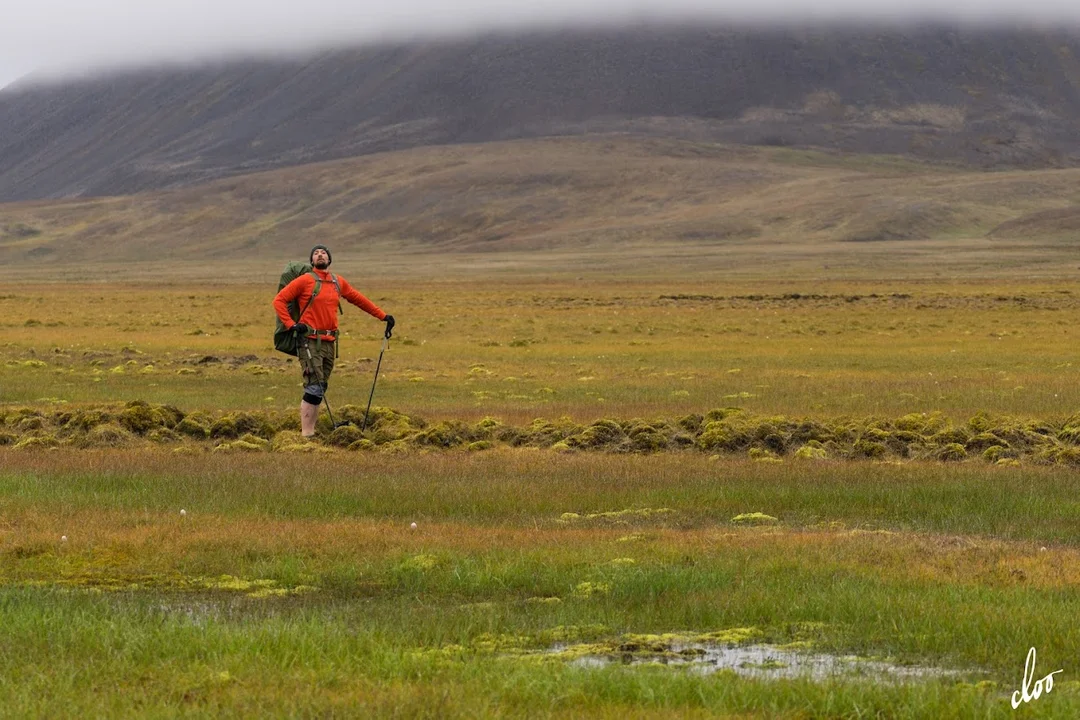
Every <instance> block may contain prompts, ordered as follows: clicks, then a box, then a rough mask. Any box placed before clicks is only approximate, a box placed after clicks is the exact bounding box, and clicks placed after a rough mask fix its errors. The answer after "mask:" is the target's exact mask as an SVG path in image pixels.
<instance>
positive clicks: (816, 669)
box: [552, 643, 962, 682]
mask: <svg viewBox="0 0 1080 720" xmlns="http://www.w3.org/2000/svg"><path fill="white" fill-rule="evenodd" d="M568 648H569V646H566V645H564V646H562V647H555V648H553V649H552V651H553V652H563V651H566V650H567V649H568ZM569 662H570V664H571V665H575V666H578V667H605V666H608V665H613V664H616V663H618V664H624V665H644V664H660V665H672V666H683V667H687V668H689V669H692V670H695V671H697V672H702V673H713V672H718V671H721V670H731V671H734V672H736V673H738V674H739V675H743V676H746V677H754V678H766V679H769V678H807V679H811V680H829V679H856V678H866V679H871V680H875V681H890V680H891V681H896V682H903V681H913V680H929V679H934V678H941V677H953V676H957V675H961V674H962V671H960V670H951V669H947V668H938V667H930V666H920V665H897V664H895V663H889V662H884V661H881V660H870V659H868V658H860V657H856V656H853V655H831V654H828V653H811V652H802V651H795V650H784V649H780V648H776V647H772V646H769V645H737V646H722V645H708V644H700V643H672V644H671V647H670V653H666V654H662V655H635V654H633V653H623V654H619V653H613V654H610V655H608V654H604V655H584V656H581V657H577V658H574V659H573V660H570V661H569Z"/></svg>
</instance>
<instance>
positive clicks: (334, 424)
mask: <svg viewBox="0 0 1080 720" xmlns="http://www.w3.org/2000/svg"><path fill="white" fill-rule="evenodd" d="M322 401H323V404H324V405H326V413H327V414H328V415H329V416H330V427H331V428H333V429H334V430H337V429H338V424H337V423H336V422H334V413H332V412H330V401H329V400H328V399H327V398H326V391H325V390H323V396H322ZM341 424H342V425H348V424H349V423H348V422H347V421H346V422H343V423H341Z"/></svg>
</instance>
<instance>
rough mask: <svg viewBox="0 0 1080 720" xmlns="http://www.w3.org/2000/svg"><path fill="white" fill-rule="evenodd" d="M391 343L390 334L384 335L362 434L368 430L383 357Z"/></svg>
mask: <svg viewBox="0 0 1080 720" xmlns="http://www.w3.org/2000/svg"><path fill="white" fill-rule="evenodd" d="M389 342H390V334H389V333H387V334H386V335H383V339H382V350H380V351H379V362H378V363H376V364H375V379H374V380H372V381H371V394H370V395H368V399H367V410H365V411H364V424H363V426H362V427H361V428H360V432H364V431H365V430H367V421H368V413H369V412H371V398H373V397H375V383H377V382H378V381H379V368H380V367H382V356H383V353H384V352H386V346H387V344H389Z"/></svg>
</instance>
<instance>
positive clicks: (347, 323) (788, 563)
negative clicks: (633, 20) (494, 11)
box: [0, 139, 1080, 718]
mask: <svg viewBox="0 0 1080 720" xmlns="http://www.w3.org/2000/svg"><path fill="white" fill-rule="evenodd" d="M605 142H606V143H607V144H604V143H605ZM627 142H628V141H626V140H620V139H616V140H609V141H604V142H599V143H596V142H591V141H590V142H584V141H550V142H549V143H547V144H545V143H537V144H535V145H530V146H528V147H529V148H531V149H528V150H527V152H526V154H525V156H524V157H525V159H526V160H528V162H524V161H523V160H522V155H521V154H520V153H521V152H525V151H522V147H524V146H514V148H515V151H516V152H517V153H518V154H517V155H515V154H514V153H511V152H510V151H509V150H508V149H507V147H503V146H491V147H486V148H481V149H477V148H454V149H438V150H432V151H430V152H429V153H428V154H422V153H410V154H403V155H402V156H400V157H381V158H375V159H369V160H365V161H363V163H356V162H351V161H350V162H347V163H337V164H328V165H325V166H319V168H316V170H318V174H317V175H312V174H311V173H312V172H313V170H312V168H307V169H293V170H289V171H282V172H281V173H280V174H271V175H267V176H252V177H251V178H239V179H232V180H230V181H227V182H226V183H224V184H215V185H213V186H212V187H211V189H210V191H207V190H206V189H205V188H204V189H203V190H201V191H200V190H196V189H189V190H183V191H171V192H170V193H159V194H154V195H152V196H140V197H135V198H106V199H90V200H81V201H66V202H62V203H41V204H21V205H18V206H9V207H5V208H0V229H3V228H6V229H4V230H3V232H5V233H7V235H5V236H4V237H3V238H0V240H2V242H0V244H2V245H3V252H4V253H5V255H4V257H7V258H8V259H11V258H18V259H19V261H20V262H19V263H8V264H7V265H6V266H5V267H4V268H3V270H2V271H0V630H2V632H3V636H2V643H3V648H4V652H2V653H0V698H3V699H4V705H3V710H2V711H0V714H10V715H13V716H30V717H35V716H48V717H58V716H61V717H63V716H66V717H76V716H78V717H81V716H87V715H89V716H105V717H108V716H116V717H126V716H132V715H141V716H149V717H175V716H205V717H229V716H235V717H250V716H259V715H287V716H320V717H322V716H339V715H340V716H367V715H373V716H384V717H395V716H396V717H501V716H519V717H526V716H527V717H620V718H621V717H658V718H663V717H671V718H674V717H680V718H681V717H791V718H809V717H830V718H831V717H845V718H848V717H850V718H856V717H889V718H891V717H902V718H994V717H1011V716H1014V715H1017V716H1019V715H1025V716H1029V717H1061V718H1071V717H1076V716H1077V715H1078V711H1080V682H1078V680H1080V674H1078V673H1080V670H1078V666H1077V665H1076V663H1077V660H1076V658H1077V652H1076V651H1077V648H1078V647H1080V637H1078V636H1077V630H1076V628H1075V622H1074V618H1075V617H1076V616H1077V610H1078V609H1080V608H1078V607H1077V606H1078V604H1080V603H1078V600H1080V596H1078V594H1077V585H1078V583H1080V577H1078V575H1077V571H1076V567H1077V566H1078V560H1080V531H1078V528H1080V523H1078V519H1080V517H1078V516H1080V505H1078V504H1077V502H1076V499H1075V498H1076V495H1077V490H1078V487H1077V482H1078V481H1077V478H1076V470H1075V467H1076V465H1077V464H1078V462H1080V450H1078V447H1077V440H1078V439H1080V419H1078V418H1077V416H1076V413H1077V411H1078V409H1080V390H1078V383H1077V382H1076V381H1077V371H1078V366H1077V365H1076V362H1077V361H1076V359H1075V353H1074V344H1075V337H1074V336H1075V334H1076V332H1077V331H1076V329H1075V328H1076V325H1075V323H1074V322H1073V316H1074V315H1075V313H1076V311H1077V309H1078V305H1080V295H1078V293H1080V288H1078V287H1077V285H1076V283H1075V281H1074V280H1073V278H1072V277H1071V267H1072V265H1073V264H1075V257H1074V256H1073V254H1074V244H1073V242H1072V240H1071V236H1070V235H1069V232H1070V231H1069V227H1070V225H1069V223H1070V222H1072V220H1071V218H1072V215H1071V214H1070V213H1071V211H1070V210H1068V207H1069V206H1070V204H1071V203H1075V202H1076V200H1077V195H1076V190H1075V187H1076V185H1075V178H1074V176H1073V175H1072V174H1071V173H1073V172H1074V171H1061V172H1058V173H1053V172H1051V173H1030V174H1025V173H995V174H972V173H965V172H962V171H960V170H958V169H956V168H948V167H933V166H927V165H916V164H912V163H907V162H906V161H897V160H891V159H888V158H852V157H836V156H825V155H822V154H815V153H800V152H794V151H787V150H783V151H782V150H775V151H774V150H740V151H733V150H730V149H722V148H715V147H710V148H704V147H698V146H696V145H694V144H686V143H676V144H674V145H673V144H669V143H659V144H655V143H645V144H636V145H633V147H632V148H628V147H627V145H626V143H627ZM530 152H531V153H533V155H529V154H528V153H530ZM530 158H531V159H530ZM544 163H548V164H549V165H550V166H551V167H556V168H562V174H558V173H556V174H554V175H552V174H551V167H546V166H545V165H544ZM521 167H526V168H531V169H532V170H535V172H533V173H531V174H530V173H524V174H522V173H521V172H518V170H517V168H521ZM619 168H621V170H619ZM616 170H619V172H622V173H623V174H622V175H621V176H620V175H619V172H616ZM514 173H517V174H516V175H515V174H514ZM612 178H618V179H617V180H612ZM725 178H726V179H725ZM465 181H468V183H466V182H465ZM320 183H321V184H320ZM463 183H464V184H463ZM469 183H471V185H470V184H469ZM463 187H471V188H473V190H472V193H473V194H472V196H471V197H472V199H471V200H470V201H469V202H470V203H471V205H470V207H480V208H486V210H484V211H483V212H480V211H478V212H480V214H479V215H477V216H475V217H473V216H468V217H465V215H463V213H462V212H461V211H460V208H458V209H455V207H457V206H455V205H454V204H453V203H450V202H449V200H448V199H447V198H450V197H451V196H453V197H456V195H455V193H456V192H458V191H460V190H461V188H463ZM635 187H637V188H638V190H636V191H635V190H634V188H635ZM409 188H412V192H406V190H407V189H409ZM421 191H422V192H421ZM395 193H397V194H395ZM425 193H434V194H432V195H430V197H429V200H430V202H427V201H425V202H426V203H427V204H425V203H424V202H421V201H420V200H418V199H417V198H421V199H422V198H424V197H428V195H425ZM384 195H385V196H384ZM320 198H322V199H321V200H320ZM409 198H412V200H410V199H409ZM874 198H877V199H878V200H874ZM881 198H886V200H881ZM410 202H418V203H420V205H416V206H411V205H409V203H410ZM455 202H456V201H455ZM874 202H878V203H879V204H878V205H874V204H873V203H874ZM293 203H294V204H293ZM447 203H449V204H447ZM544 203H548V204H546V205H545V204H544ZM526 206H527V207H526ZM282 208H284V210H282ZM380 208H381V210H380ZM402 208H404V210H403V209H402ZM529 208H532V209H531V210H530V209H529ZM875 208H876V209H875ZM943 208H945V209H944V210H943ZM279 210H280V211H281V212H280V213H279V212H278V211H279ZM285 210H287V212H285ZM377 211H379V212H382V213H383V215H384V216H380V215H379V212H377ZM530 212H532V213H534V214H535V216H530V214H529V213H530ZM485 213H486V214H485ZM542 216H550V217H551V218H553V221H552V223H553V224H552V225H551V226H543V223H542V222H541V220H542V219H543V217H542ZM380 217H381V219H380ZM372 218H375V219H372ZM454 218H457V221H460V222H466V221H468V222H471V223H472V225H468V227H466V226H464V225H462V226H457V225H448V224H446V223H449V221H450V220H451V219H454ZM462 218H464V219H462ZM530 218H531V219H530ZM927 218H928V219H929V224H927V223H926V222H924V221H925V220H927ZM719 219H723V220H724V223H727V224H726V225H723V224H718V223H719ZM556 220H557V222H556ZM106 221H108V222H106ZM110 223H111V224H110ZM365 223H368V224H366V225H365ZM370 223H374V224H370ZM379 223H384V224H383V225H380V224H379ZM387 223H388V224H387ZM395 223H397V224H396V225H395ZM401 223H404V224H401ZM409 223H413V224H411V225H410V224H409ZM466 224H467V223H466ZM253 227H262V228H264V230H265V232H263V231H260V232H254V231H252V228H253ZM530 227H533V228H537V229H538V231H537V232H536V233H532V234H528V233H524V232H523V230H524V229H527V228H530ZM12 228H15V230H12ZM718 228H719V229H718ZM890 229H891V230H890ZM421 230H424V231H425V232H426V233H427V234H426V235H425V234H424V233H422V232H420V231H421ZM541 231H542V232H541ZM365 233H370V234H373V235H377V236H378V237H379V239H378V240H374V241H372V242H371V244H370V246H367V245H365V244H364V242H365V241H364V235H365ZM379 233H383V234H382V235H379ZM702 233H706V234H704V235H703V234H702ZM709 233H711V234H709ZM16 236H17V237H16ZM252 238H256V240H255V241H252V242H250V243H248V240H251V239H252ZM258 238H261V240H260V239H258ZM328 238H337V241H335V240H328ZM417 238H419V241H418V242H414V241H417ZM575 238H576V239H575ZM653 239H656V240H658V241H659V242H652V240H653ZM313 240H328V242H329V243H330V244H331V246H332V247H333V248H334V249H335V266H334V267H335V269H336V270H338V271H339V272H341V273H342V274H343V275H345V276H346V277H348V278H349V279H350V280H351V281H353V282H354V284H356V285H357V286H358V287H359V288H360V289H361V290H362V291H363V292H365V293H366V294H367V295H368V296H369V297H371V298H372V299H373V300H375V301H376V302H377V303H378V304H380V305H381V306H382V307H383V308H385V309H386V310H388V311H389V312H392V313H393V314H394V315H395V316H396V318H397V319H398V323H399V325H398V329H397V331H396V333H395V337H394V339H393V340H392V341H391V344H390V349H389V350H388V351H387V352H386V355H385V356H384V359H383V364H382V371H381V374H380V377H379V382H378V386H377V389H376V394H375V404H376V405H377V406H380V407H383V408H391V409H393V410H394V411H397V412H398V413H400V414H402V415H400V416H394V417H398V418H399V419H400V417H404V416H408V418H410V419H411V420H418V421H420V422H421V423H422V424H426V426H425V427H420V426H419V425H417V426H413V425H407V424H399V425H397V426H394V425H393V423H391V422H390V421H391V420H393V417H392V416H390V415H388V414H385V412H384V414H381V415H380V416H379V418H380V419H379V423H378V424H377V427H376V428H374V429H373V430H369V432H368V434H367V437H365V438H364V439H362V440H358V439H356V438H354V437H352V436H345V442H337V439H338V438H336V437H335V436H334V435H331V434H330V433H329V432H328V428H327V427H325V425H324V428H323V430H324V438H323V440H322V441H320V442H319V443H315V444H302V443H297V442H295V438H293V437H292V434H293V433H294V430H295V428H293V427H291V426H290V425H289V423H290V422H294V420H291V419H292V418H294V415H295V410H296V405H297V402H298V399H299V387H298V385H299V383H298V378H297V367H296V365H295V363H293V362H291V361H289V360H288V359H287V358H285V357H284V356H281V355H276V354H275V353H274V352H273V351H272V349H270V339H269V334H270V330H271V328H272V323H271V322H270V321H271V319H272V316H271V312H270V306H269V301H270V297H271V294H272V290H273V286H274V284H275V279H276V275H277V272H278V271H279V270H280V266H281V264H282V263H283V262H284V260H285V259H286V258H287V257H293V256H296V255H298V254H302V253H303V252H305V251H306V249H307V247H308V246H309V245H310V244H311V241H313ZM406 240H407V241H406ZM95 243H96V245H95ZM155 243H159V244H161V245H162V247H163V248H168V249H170V250H169V252H173V251H174V250H175V252H177V253H178V255H177V257H175V258H170V257H168V256H167V255H168V253H167V252H165V250H164V249H163V250H162V251H161V253H156V252H155ZM90 247H97V248H98V249H102V250H103V251H104V255H101V256H100V258H99V259H101V260H102V263H103V264H100V265H93V264H89V263H87V262H83V260H84V259H85V258H84V257H83V256H80V255H79V253H80V252H83V250H85V249H86V248H90ZM485 247H490V248H492V249H497V250H499V252H485V251H484V248H485ZM43 248H44V249H43ZM298 248H300V249H298ZM110 253H111V255H110ZM84 254H85V253H84ZM87 257H88V256H87ZM50 258H53V259H59V260H60V261H55V260H53V259H50ZM24 260H25V263H26V264H25V265H24V264H22V261H24ZM65 260H66V261H65ZM105 261H108V262H105ZM35 263H37V264H35ZM27 267H31V268H32V272H29V273H28V272H27ZM103 278H104V279H105V280H106V281H102V279H103ZM342 323H343V324H342V327H343V330H344V333H345V335H344V339H343V342H342V355H341V357H340V359H339V368H338V370H337V371H336V372H335V375H334V378H333V380H332V383H331V390H330V395H329V397H330V400H331V402H332V403H333V407H334V410H335V413H337V414H338V416H339V418H340V417H343V416H348V417H356V412H358V410H357V408H360V409H361V410H362V408H363V405H364V404H365V403H366V400H367V396H368V392H369V391H370V389H371V382H372V379H373V377H374V370H375V362H376V359H377V357H378V353H379V349H380V331H381V324H380V323H378V322H376V321H375V320H373V319H371V318H368V317H365V316H363V315H362V314H361V313H360V312H359V311H357V310H355V309H354V308H347V309H346V315H345V317H344V318H343V320H342ZM133 401H145V402H147V403H150V404H151V405H150V406H143V405H137V404H135V405H131V403H132V402H133ZM167 406H174V408H175V411H174V410H170V409H168V407H167ZM735 408H737V409H738V410H735ZM241 414H243V416H244V417H245V418H246V420H245V422H249V424H251V432H247V433H245V434H244V436H243V438H240V439H239V440H238V439H237V438H236V437H235V436H236V435H237V434H239V433H240V431H237V430H236V427H235V425H230V423H229V422H226V420H225V418H226V416H229V417H232V418H233V419H234V420H235V419H236V418H239V417H240V416H241ZM182 416H186V417H184V421H185V422H187V423H188V429H187V430H185V431H183V432H179V431H177V430H176V428H177V427H179V424H178V423H177V420H178V418H180V417H182ZM324 420H325V416H324ZM535 420H539V421H540V422H539V423H536V422H534V421H535ZM597 421H601V422H599V423H598V422H597ZM604 421H607V422H604ZM211 423H213V425H212V427H211ZM200 428H205V432H204V433H203V430H201V429H200ZM230 428H231V430H230ZM568 428H571V429H568ZM189 431H190V432H189ZM200 433H202V434H200ZM478 433H486V434H484V435H483V438H484V439H482V440H479V441H477V438H479V437H480V435H478ZM530 433H531V434H530ZM560 433H561V434H560ZM605 433H606V435H605ZM244 438H247V439H246V440H245V439H244ZM604 438H608V440H610V442H608V441H607V440H604ZM593 441H596V442H593ZM815 443H816V444H815ZM447 446H448V447H447ZM348 448H351V449H348ZM957 448H958V449H957ZM995 448H996V449H995ZM283 450H291V451H293V452H284V451H283ZM296 450H301V451H303V452H295V451H296ZM181 509H183V510H184V511H185V513H184V514H183V515H181V514H180V510H181ZM755 513H760V514H763V515H767V516H768V517H761V516H760V515H754V514H755ZM740 516H743V517H742V518H740ZM411 522H416V523H417V526H418V527H417V528H416V529H415V530H413V529H410V527H409V524H410V523H411ZM695 642H696V643H698V644H702V643H704V644H706V645H708V646H710V647H711V646H718V645H719V646H725V647H731V646H734V647H741V648H746V647H752V646H757V645H767V646H768V647H770V648H772V650H770V652H773V653H775V654H776V657H785V656H783V655H782V652H784V651H785V650H788V649H799V650H801V651H803V652H805V653H818V654H836V655H846V654H852V655H855V656H858V657H859V658H862V659H863V661H861V662H863V667H865V668H872V667H873V665H872V664H871V660H872V659H876V660H881V661H886V660H887V661H889V662H890V663H893V664H894V665H895V667H893V668H892V669H891V670H889V671H887V672H876V671H873V670H872V669H871V670H867V671H866V673H865V674H863V675H858V674H848V675H839V676H836V677H832V678H828V679H810V678H807V677H801V678H785V677H782V674H783V672H782V671H783V668H782V667H780V666H781V665H783V664H784V663H783V662H773V663H771V664H770V663H768V662H766V663H764V665H765V667H758V668H757V670H759V671H760V673H759V674H758V675H747V674H745V673H746V672H749V671H751V670H753V669H754V668H753V667H737V668H736V670H737V671H738V672H736V671H734V670H725V671H720V672H715V673H709V672H702V671H700V668H695V667H691V666H679V665H677V664H676V662H677V661H679V660H686V659H687V658H688V657H689V658H691V659H692V657H693V656H687V655H681V654H680V651H681V650H683V649H684V648H683V646H684V645H686V644H687V643H690V644H693V643H695ZM1033 646H1034V647H1036V648H1037V650H1038V663H1037V671H1038V673H1037V676H1038V677H1041V676H1042V675H1043V674H1045V673H1047V672H1051V671H1052V670H1057V669H1059V668H1061V669H1063V673H1062V674H1059V675H1056V676H1055V684H1054V687H1053V690H1052V691H1051V692H1049V693H1048V694H1044V695H1042V696H1041V697H1040V698H1039V699H1037V700H1033V701H1032V702H1030V703H1028V704H1026V705H1025V706H1024V709H1022V710H1020V711H1019V712H1014V711H1013V709H1012V708H1011V706H1010V703H1009V697H1010V693H1011V692H1012V691H1013V690H1016V689H1019V688H1020V685H1021V681H1022V675H1023V671H1024V659H1025V656H1026V654H1027V652H1028V649H1029V648H1030V647H1033ZM575 661H576V662H575ZM665 663H666V664H665ZM904 668H906V669H907V670H909V671H910V672H911V673H913V674H914V679H905V680H901V679H898V678H901V677H902V676H903V669H904ZM926 668H932V669H933V670H927V669H926ZM953 670H955V671H957V673H956V674H952V673H951V672H949V671H953ZM740 673H742V674H740Z"/></svg>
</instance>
